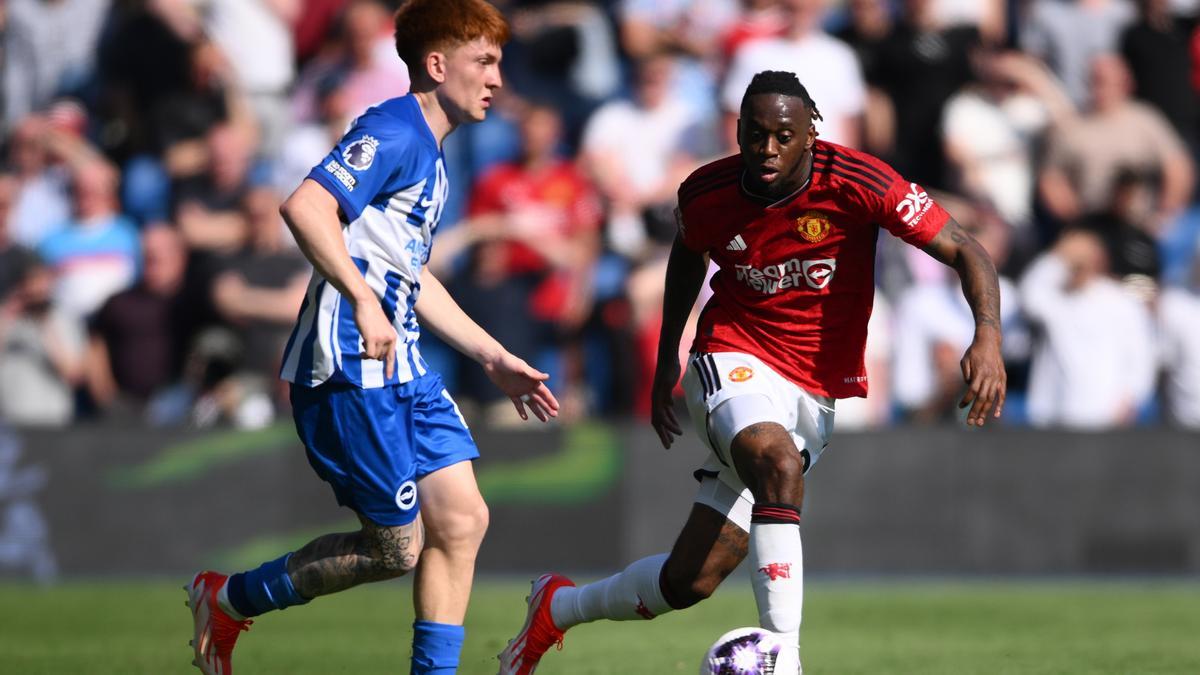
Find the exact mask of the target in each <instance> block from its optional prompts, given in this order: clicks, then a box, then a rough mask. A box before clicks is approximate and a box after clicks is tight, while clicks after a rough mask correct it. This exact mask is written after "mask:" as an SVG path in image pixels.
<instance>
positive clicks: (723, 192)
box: [500, 71, 1005, 674]
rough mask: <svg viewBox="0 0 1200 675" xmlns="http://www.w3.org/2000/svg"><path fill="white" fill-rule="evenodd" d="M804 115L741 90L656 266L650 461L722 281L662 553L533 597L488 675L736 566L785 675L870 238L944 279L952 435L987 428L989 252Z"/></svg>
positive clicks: (856, 338) (684, 192) (700, 360)
mask: <svg viewBox="0 0 1200 675" xmlns="http://www.w3.org/2000/svg"><path fill="white" fill-rule="evenodd" d="M819 119H820V113H819V112H818V111H817V108H816V105H815V104H814V103H813V101H812V99H811V98H810V97H809V95H808V92H807V91H806V90H805V88H804V87H803V86H802V85H801V84H800V82H799V81H798V80H797V79H796V76H795V75H793V74H792V73H784V72H776V71H766V72H762V73H759V74H758V75H756V76H755V77H754V79H753V81H752V82H751V83H750V85H749V87H748V88H747V90H746V93H745V96H744V98H743V99H742V107H741V119H740V120H739V122H738V145H739V147H740V150H741V153H740V157H738V156H734V157H728V158H725V159H721V160H718V161H716V162H713V163H711V164H708V165H707V166H704V167H702V168H700V169H699V170H697V171H696V172H695V173H693V174H692V175H691V176H690V177H689V178H688V179H687V180H686V181H684V183H683V185H682V186H681V187H680V189H679V208H680V223H679V234H678V236H677V237H676V239H675V244H674V246H673V248H672V250H671V257H670V261H669V264H668V267H667V278H666V294H665V298H664V301H663V326H662V332H661V335H660V339H659V349H658V365H657V369H656V371H655V374H654V384H653V411H652V423H653V425H654V428H655V430H656V431H657V432H658V435H659V437H660V439H661V440H662V443H663V445H664V446H665V447H668V448H669V447H670V446H671V444H672V442H673V440H674V438H675V437H676V436H679V435H681V434H682V433H683V430H682V428H681V426H680V424H679V422H678V421H677V419H676V417H675V414H674V412H673V409H672V405H671V392H672V390H673V389H674V387H675V384H676V383H677V382H678V381H679V376H680V363H679V357H678V356H677V354H678V346H679V340H680V336H681V334H682V332H683V325H684V323H685V322H686V320H687V316H688V312H689V310H690V308H691V306H692V303H693V302H695V298H696V296H697V294H698V293H699V290H700V286H701V284H702V283H703V280H704V273H705V268H706V260H705V258H706V257H711V258H712V260H714V261H715V262H716V263H717V265H718V266H719V267H720V271H719V272H718V273H717V274H716V276H715V277H714V279H713V282H712V288H713V296H712V299H711V300H710V301H709V303H708V304H707V305H706V306H705V308H704V311H703V313H702V314H701V316H700V319H699V325H698V327H697V337H696V340H695V342H694V343H693V345H692V353H691V357H690V358H689V363H688V367H687V373H686V374H685V375H684V378H683V385H684V392H685V394H686V399H687V404H688V408H689V411H690V413H691V418H692V420H693V422H694V424H695V427H696V433H697V434H698V435H699V437H700V438H701V439H702V440H703V441H704V442H705V443H706V444H707V445H708V447H709V448H710V449H711V451H712V452H711V454H710V456H709V459H708V461H707V462H706V463H705V464H704V465H703V466H702V467H701V468H700V469H699V470H698V471H697V472H696V475H697V477H698V478H699V480H700V489H699V491H698V493H697V495H696V503H695V505H694V506H693V508H692V512H691V514H690V516H689V517H688V520H687V523H686V524H685V525H684V527H683V531H682V532H681V533H680V535H679V539H678V540H677V541H676V542H675V547H674V548H673V549H672V551H671V553H670V554H663V555H657V556H652V557H650V558H645V559H643V560H639V561H637V562H635V563H633V564H632V565H630V566H629V567H628V568H626V569H625V570H624V571H623V572H621V573H619V574H616V575H614V576H612V577H609V578H607V579H604V580H602V581H598V582H596V583H593V584H588V585H586V586H583V587H579V588H576V587H575V586H574V584H573V583H572V582H571V581H570V580H569V579H567V578H566V577H563V576H561V575H556V574H547V575H543V576H542V577H540V578H539V579H538V580H536V581H535V582H534V584H533V593H532V594H531V595H530V601H529V611H528V614H527V618H526V623H525V626H524V628H522V631H521V633H520V634H518V636H517V638H516V639H515V640H514V641H513V642H512V643H510V645H509V647H508V649H506V650H505V651H504V652H502V653H501V655H500V659H501V667H500V672H501V673H502V674H507V673H530V672H532V671H533V669H534V667H536V665H537V663H538V661H539V660H540V658H541V656H542V654H544V653H545V651H546V649H547V648H548V647H549V646H550V645H551V644H555V643H560V642H561V640H562V633H563V631H565V630H567V629H569V628H571V627H572V626H575V625H576V624H580V623H584V622H587V621H594V620H596V619H613V620H625V619H638V618H642V619H650V618H653V617H655V616H656V615H659V614H662V613H663V612H668V611H671V610H673V609H682V608H684V607H689V606H691V605H694V604H696V603H697V602H699V601H700V600H703V599H704V598H707V597H708V596H709V595H711V594H712V592H713V591H714V590H715V589H716V587H717V586H718V585H719V584H720V583H721V581H722V580H723V579H724V578H725V577H726V576H727V575H728V574H729V573H730V572H732V571H733V570H734V568H736V567H737V566H738V564H739V563H741V561H742V560H743V559H744V558H746V557H747V556H749V558H750V562H751V572H752V575H751V578H752V585H753V587H754V597H755V600H756V602H757V604H758V610H759V621H760V622H761V624H762V626H763V627H764V628H766V629H769V630H772V631H774V632H776V633H778V634H780V636H781V638H782V639H783V640H784V644H785V645H788V646H789V649H787V650H785V651H784V652H783V653H782V654H781V656H780V662H779V663H778V664H777V667H776V670H775V672H776V673H788V674H792V673H798V672H799V671H800V661H799V635H800V607H801V602H802V597H803V586H802V559H801V546H800V528H799V527H798V525H799V523H800V507H801V504H802V502H803V498H804V474H805V473H806V472H807V471H808V469H809V468H810V467H811V466H812V464H814V463H815V462H816V461H817V459H818V458H819V457H820V455H821V451H822V450H824V449H825V447H826V444H827V442H828V440H829V435H830V433H831V432H832V429H833V409H834V402H835V400H836V399H839V398H847V397H852V396H865V395H866V394H867V376H866V371H865V369H864V366H863V350H864V346H865V343H866V333H867V319H868V318H869V317H870V314H871V303H872V299H873V292H874V279H873V276H874V275H873V267H874V262H875V240H876V236H877V234H878V232H879V228H880V227H883V228H885V229H887V230H888V232H890V233H891V234H893V235H895V236H897V237H900V238H901V239H903V240H904V241H906V242H908V243H909V244H912V245H913V246H919V247H921V248H922V249H923V250H925V251H926V252H927V253H929V254H930V255H931V256H933V257H934V258H936V259H938V260H940V261H942V262H943V263H945V264H946V265H948V266H950V267H952V268H954V270H955V271H956V272H957V273H958V276H959V278H960V279H961V280H962V288H963V293H964V294H965V296H966V298H967V301H968V302H969V303H970V305H971V310H972V312H973V313H974V316H975V339H974V340H973V341H972V343H971V345H970V347H968V349H967V351H966V355H965V356H963V358H962V371H963V378H964V379H965V380H966V384H967V392H966V394H965V395H964V397H963V399H962V401H961V403H960V406H961V407H964V408H968V407H969V411H968V413H967V423H968V424H970V425H974V426H980V425H983V424H984V422H985V421H986V419H987V418H988V416H989V415H995V416H999V415H1000V411H1001V408H1002V406H1003V403H1004V389H1005V372H1004V366H1003V363H1002V361H1001V357H1000V321H999V317H1000V291H999V287H998V285H997V280H996V270H995V267H994V266H993V265H992V262H991V260H990V259H989V258H988V256H987V254H986V253H985V252H984V251H983V249H982V248H981V247H980V246H979V244H978V243H977V242H976V241H975V240H974V239H972V238H971V237H970V236H969V235H968V234H967V233H966V232H964V231H963V229H962V228H961V227H960V226H959V225H958V223H956V222H955V221H954V220H953V219H951V218H950V217H949V215H948V214H947V213H946V212H945V210H943V209H942V207H941V206H939V205H938V204H937V203H935V202H934V201H932V200H931V199H930V198H929V196H928V194H926V192H925V191H924V190H923V189H922V188H921V187H920V186H918V185H916V184H914V183H910V182H909V181H907V180H904V179H903V178H901V177H900V176H899V175H897V174H896V172H895V171H893V170H892V169H891V168H890V167H889V166H887V165H886V164H884V163H883V162H880V161H879V160H878V159H875V158H874V157H871V156H870V155H866V154H864V153H861V152H858V151H855V150H852V149H850V148H846V147H842V146H839V145H835V144H833V143H826V142H824V141H818V140H817V132H816V128H815V126H814V121H815V120H819Z"/></svg>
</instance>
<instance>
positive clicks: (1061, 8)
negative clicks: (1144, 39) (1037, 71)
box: [1019, 0, 1134, 108]
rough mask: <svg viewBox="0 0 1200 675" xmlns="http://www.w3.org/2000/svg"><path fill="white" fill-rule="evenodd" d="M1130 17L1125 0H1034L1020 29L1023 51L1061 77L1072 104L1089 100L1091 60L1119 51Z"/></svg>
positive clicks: (1082, 103) (1131, 11) (1130, 20)
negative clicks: (1122, 32) (1100, 55)
mask: <svg viewBox="0 0 1200 675" xmlns="http://www.w3.org/2000/svg"><path fill="white" fill-rule="evenodd" d="M1133 19H1134V10H1133V6H1132V5H1131V4H1130V2H1129V0H1033V4H1032V5H1031V6H1030V7H1029V8H1028V9H1027V10H1026V13H1025V20H1024V22H1023V24H1022V26H1021V28H1020V39H1019V44H1020V47H1021V50H1022V51H1024V52H1026V53H1027V54H1030V55H1032V56H1034V57H1036V58H1039V59H1041V60H1042V61H1044V62H1045V63H1046V64H1048V65H1049V66H1050V69H1051V70H1053V71H1054V74H1055V75H1057V76H1058V79H1060V80H1062V82H1063V86H1065V87H1066V89H1067V95H1068V96H1070V97H1071V100H1072V101H1074V102H1075V105H1076V107H1079V108H1083V107H1085V106H1087V104H1088V91H1089V87H1088V82H1089V80H1090V79H1091V63H1092V59H1093V58H1095V57H1096V56H1097V55H1099V54H1107V53H1111V52H1115V51H1117V48H1118V46H1119V40H1120V36H1121V31H1122V30H1124V28H1125V27H1126V26H1128V25H1129V24H1130V23H1131V22H1132V21H1133Z"/></svg>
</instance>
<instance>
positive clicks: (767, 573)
mask: <svg viewBox="0 0 1200 675" xmlns="http://www.w3.org/2000/svg"><path fill="white" fill-rule="evenodd" d="M750 564H751V577H750V578H751V585H752V586H753V587H754V600H755V602H756V603H757V604H758V621H759V625H760V626H762V627H763V628H765V629H767V630H769V631H772V632H774V633H777V634H778V635H779V639H780V640H781V641H782V642H783V647H784V649H786V650H788V651H789V652H790V653H788V654H785V655H782V656H781V657H780V662H781V663H780V665H783V664H784V663H788V664H793V663H794V664H795V669H796V671H795V672H797V673H798V672H799V668H800V615H801V608H802V605H803V603H804V552H803V549H802V548H801V546H800V512H799V510H797V509H795V507H792V506H788V505H783V504H763V505H758V504H756V505H755V506H754V510H753V517H752V519H751V525H750ZM779 673H780V675H791V673H786V672H785V670H782V669H781V670H780V671H779Z"/></svg>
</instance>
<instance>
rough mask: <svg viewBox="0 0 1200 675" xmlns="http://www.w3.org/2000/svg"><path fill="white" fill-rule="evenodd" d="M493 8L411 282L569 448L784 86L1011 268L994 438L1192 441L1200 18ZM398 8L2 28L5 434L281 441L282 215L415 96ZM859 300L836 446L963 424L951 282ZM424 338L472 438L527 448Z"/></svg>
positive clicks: (1095, 4)
mask: <svg viewBox="0 0 1200 675" xmlns="http://www.w3.org/2000/svg"><path fill="white" fill-rule="evenodd" d="M497 4H498V5H499V6H501V8H502V9H503V10H504V11H505V13H506V14H507V16H508V17H509V19H510V21H511V24H512V29H513V39H512V42H511V43H510V44H509V45H508V46H507V47H506V49H505V56H504V61H503V64H502V67H503V72H504V76H505V78H506V79H505V88H504V89H503V90H502V92H501V93H500V95H499V97H498V98H497V100H496V101H495V105H494V108H493V112H492V114H491V115H490V116H489V119H488V120H487V121H485V122H483V123H481V124H479V125H475V126H471V127H465V128H461V129H459V130H458V131H457V132H456V133H455V134H453V135H451V136H450V137H449V138H448V139H447V142H446V144H445V148H444V150H445V153H446V156H447V163H448V168H449V171H450V179H451V185H452V188H451V200H452V201H451V203H450V204H449V205H448V206H447V208H446V210H445V212H444V215H443V219H442V224H441V226H440V228H439V229H440V230H441V231H440V232H439V234H438V237H437V239H436V240H435V242H436V245H435V246H434V249H433V255H432V258H431V260H430V266H431V269H432V270H433V271H434V272H435V273H436V274H437V275H438V276H439V278H440V279H442V280H443V281H444V282H445V283H446V285H447V287H448V288H449V289H450V290H451V292H452V293H453V294H454V295H455V297H456V298H457V299H458V301H459V302H460V303H461V304H462V305H463V307H464V309H465V310H466V311H467V312H468V313H469V314H470V315H471V316H473V317H475V318H476V319H477V320H478V321H479V322H480V323H481V324H482V325H483V326H484V327H485V328H486V329H487V330H488V331H490V332H491V333H492V334H493V335H495V336H496V337H497V338H498V339H500V340H501V341H502V342H503V343H504V344H505V345H506V346H507V347H508V348H509V349H510V350H511V351H513V352H515V353H517V354H520V355H523V356H525V357H526V358H527V359H528V360H530V361H531V362H532V363H534V364H535V365H536V366H538V367H539V368H541V369H543V370H545V371H547V372H549V373H550V374H551V375H552V378H553V379H552V381H551V384H552V386H553V387H554V389H555V390H556V392H557V394H558V396H559V398H560V400H561V401H562V402H563V405H564V408H563V415H564V417H565V418H566V419H569V420H577V419H581V418H595V417H603V418H622V417H630V416H643V415H645V414H646V413H647V411H648V408H649V401H648V389H649V381H650V374H651V373H652V371H653V367H654V352H655V348H656V341H657V336H658V329H659V324H660V321H661V317H660V312H661V302H662V291H663V289H662V285H663V276H664V271H665V265H666V253H667V251H668V250H669V247H670V244H671V241H672V238H673V237H674V234H675V221H674V216H673V210H674V206H675V193H676V189H677V187H678V185H679V183H680V181H681V180H682V179H683V178H684V177H685V176H687V175H688V174H689V173H690V172H691V171H692V170H694V169H695V168H696V167H698V166H699V165H701V164H703V163H704V162H706V161H709V160H711V159H713V158H716V157H719V156H722V155H726V154H731V153H733V152H736V144H735V138H734V135H735V127H736V124H735V121H736V117H737V108H738V105H739V102H740V99H741V95H742V91H743V90H744V88H745V86H746V84H747V83H748V82H749V80H750V78H751V77H752V76H753V74H754V73H756V72H758V71H761V70H768V69H771V70H790V71H794V72H796V73H797V74H798V76H799V77H800V80H801V82H803V83H804V84H805V85H806V86H807V87H808V89H809V91H810V93H811V95H812V97H813V99H814V100H815V101H816V103H817V106H818V107H819V108H820V110H821V113H822V115H823V117H824V119H823V121H820V122H818V123H817V128H818V132H819V134H820V136H821V137H822V138H824V139H827V140H829V141H833V142H836V143H842V144H845V145H850V146H853V147H857V148H861V149H863V150H866V151H868V152H871V153H874V154H876V155H878V156H880V157H881V158H883V159H885V160H887V161H888V162H890V163H891V164H892V165H893V166H894V167H895V168H896V169H897V170H898V171H899V172H900V173H901V174H902V175H905V176H906V177H908V178H910V179H912V180H914V181H917V182H919V183H921V184H922V185H923V186H925V187H926V188H928V189H930V190H931V191H933V192H934V194H935V196H936V197H937V198H938V199H939V200H940V201H941V203H942V204H943V205H944V206H946V208H947V209H948V210H949V211H950V212H951V213H952V214H953V215H954V216H955V218H956V219H957V220H958V221H959V222H960V223H962V224H963V226H964V227H966V228H967V229H968V230H970V231H971V232H972V233H973V234H974V235H975V237H977V238H978V239H979V240H980V241H981V242H982V244H983V245H984V246H985V247H986V248H987V250H988V251H989V252H990V253H991V255H992V256H993V258H994V259H995V261H996V264H997V266H998V268H999V269H1000V271H1001V275H1002V279H1001V287H1002V288H1001V290H1002V302H1003V311H1004V317H1003V319H1004V326H1003V330H1004V333H1005V336H1004V337H1005V342H1004V345H1005V350H1006V351H1005V356H1006V359H1007V362H1008V367H1009V394H1008V401H1007V404H1006V406H1005V412H1004V419H1005V422H1006V423H1008V424H1012V425H1033V426H1039V427H1068V428H1081V429H1105V428H1114V427H1125V426H1130V425H1146V424H1170V425H1177V426H1183V427H1190V428H1200V254H1198V250H1200V249H1198V241H1200V208H1198V203H1197V202H1198V198H1197V191H1196V189H1195V188H1196V182H1197V172H1196V169H1195V167H1196V160H1197V157H1200V153H1198V151H1200V107H1198V101H1200V99H1198V94H1200V29H1198V28H1197V21H1196V19H1197V13H1198V10H1200V1H1198V0H1139V1H1138V2H1130V1H1127V0H1026V1H1008V2H1006V1H1005V0H740V1H739V0H605V1H600V2H583V1H579V0H507V1H503V2H498V3H497ZM395 5H396V3H395V2H388V1H385V0H8V1H7V2H6V3H2V4H0V29H2V31H3V40H2V53H0V58H2V60H3V88H2V93H0V96H2V98H0V112H2V117H0V125H2V126H0V128H2V141H3V147H2V158H3V162H2V167H0V420H2V421H7V422H8V423H11V424H14V425H18V426H25V425H28V426H35V425H36V426H51V427H53V426H65V425H70V424H72V423H74V422H76V421H82V420H101V421H112V420H116V421H119V422H120V423H130V422H137V423H144V424H149V425H178V426H185V427H209V426H214V425H232V426H235V427H238V428H257V427H261V426H263V425H266V424H269V423H271V422H272V421H273V420H275V419H277V418H279V417H280V416H281V415H282V416H283V417H286V416H287V415H286V406H287V397H286V389H284V387H283V386H282V384H281V383H280V382H279V380H278V378H277V372H278V367H279V357H280V354H281V352H282V349H283V345H284V341H285V340H286V339H287V336H288V333H289V330H290V328H291V324H292V322H293V321H294V319H295V316H296V312H297V309H298V307H299V304H300V301H301V298H302V297H303V293H304V289H305V287H306V285H307V283H308V279H309V276H310V274H311V267H310V266H309V265H308V263H307V262H306V261H305V260H304V258H303V257H302V256H301V255H300V254H299V252H298V250H297V248H296V246H295V243H294V241H293V240H292V239H291V236H290V234H289V233H288V231H287V229H286V227H285V225H284V224H283V222H282V220H281V218H280V216H279V214H278V205H279V203H280V202H281V201H282V199H283V198H284V197H286V196H287V195H288V194H289V193H290V191H291V190H293V189H294V188H295V187H296V186H297V185H298V184H299V182H300V181H301V180H302V179H303V178H304V176H305V175H306V174H307V172H308V170H309V169H310V168H311V167H312V166H313V165H315V164H316V163H318V162H319V161H320V160H321V158H322V157H323V156H324V155H325V154H326V153H327V152H328V150H329V148H330V147H332V145H333V143H334V142H335V141H336V140H337V139H338V138H339V136H340V135H341V133H342V132H343V131H344V129H345V128H346V126H347V124H348V123H349V122H350V121H351V120H352V119H353V118H354V117H355V116H356V115H357V114H359V113H360V112H361V111H363V110H364V109H365V108H366V107H368V106H370V105H372V104H373V103H375V102H378V101H381V100H383V99H386V98H390V97H393V96H398V95H402V94H404V93H405V92H406V91H407V88H408V75H407V70H406V68H405V65H404V64H403V63H402V62H401V61H400V60H399V58H398V57H397V56H396V53H395V50H394V45H393V44H392V39H391V34H392V28H393V27H392V12H393V10H394V9H395ZM876 280H877V284H878V292H877V294H876V300H875V307H874V313H873V315H872V319H871V327H870V338H869V344H868V352H867V361H868V370H869V375H870V382H871V396H870V398H869V399H866V400H861V399H859V400H851V401H841V402H839V404H838V424H839V428H843V429H844V428H870V427H880V426H887V425H893V424H903V423H913V424H938V423H944V422H947V421H953V420H954V419H955V416H956V415H957V414H958V412H957V407H956V403H957V401H958V399H959V398H960V397H961V396H962V394H963V391H962V390H963V386H962V376H961V373H960V370H959V359H960V358H961V356H962V353H963V350H964V349H965V348H966V346H967V345H968V343H969V342H970V340H971V337H972V330H973V322H972V318H971V314H970V310H969V308H968V307H967V305H966V303H965V301H964V300H963V299H962V294H961V292H960V290H959V288H958V281H957V277H956V276H955V275H954V274H953V273H952V272H950V271H949V270H947V269H946V268H944V267H942V266H941V265H940V264H938V263H937V262H935V261H933V260H932V259H931V258H929V257H928V256H926V255H925V254H923V253H922V252H920V251H918V250H915V249H912V248H909V247H907V246H906V245H904V244H902V243H900V242H899V241H898V240H894V239H892V238H890V237H887V236H884V237H880V239H879V251H878V255H877V273H876ZM703 299H704V298H703V297H702V298H701V300H702V301H703ZM422 341H423V345H422V351H423V353H425V354H426V355H427V358H429V360H430V361H431V362H432V365H434V367H435V368H437V369H439V370H440V371H441V372H442V373H443V374H444V376H445V378H446V379H447V381H448V383H449V386H450V388H451V391H453V392H454V393H455V396H456V398H457V399H458V400H459V402H460V404H461V405H462V407H463V409H464V413H465V414H467V415H468V416H469V418H470V421H472V422H473V423H476V424H484V425H504V424H509V423H511V422H512V421H513V420H514V418H515V414H514V413H513V411H512V409H511V405H510V404H509V403H508V401H507V399H503V398H502V397H501V396H500V394H499V392H497V391H495V390H494V389H493V387H492V386H491V385H490V383H489V382H488V381H487V379H486V377H485V376H484V375H483V374H482V372H481V371H480V370H479V369H478V368H477V367H475V366H474V365H473V364H470V363H464V362H463V361H462V359H461V358H459V357H458V356H456V354H455V353H454V352H453V351H452V350H450V349H448V348H447V347H445V346H444V345H440V344H439V343H438V342H437V340H436V338H434V337H433V336H430V335H425V336H423V337H422ZM683 346H684V348H685V349H686V346H687V340H686V339H685V343H684V345H683Z"/></svg>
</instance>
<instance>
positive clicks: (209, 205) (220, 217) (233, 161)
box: [172, 123, 256, 252]
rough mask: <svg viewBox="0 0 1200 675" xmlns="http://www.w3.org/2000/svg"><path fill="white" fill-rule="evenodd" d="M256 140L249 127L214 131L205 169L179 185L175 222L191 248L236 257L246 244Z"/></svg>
mask: <svg viewBox="0 0 1200 675" xmlns="http://www.w3.org/2000/svg"><path fill="white" fill-rule="evenodd" d="M255 140H256V138H255V135H254V131H253V129H252V128H251V127H249V126H247V125H245V124H234V123H226V124H218V125H217V126H215V127H213V128H212V130H210V131H209V132H208V135H207V138H206V143H205V145H206V148H205V150H206V152H205V159H204V162H205V164H204V167H203V169H202V170H201V171H200V172H198V173H195V174H192V175H190V176H186V177H182V178H181V179H180V180H178V182H177V183H176V185H175V187H174V188H173V190H172V191H173V193H174V197H175V201H176V208H175V218H176V221H177V222H178V224H179V228H180V231H181V232H182V233H183V237H184V239H185V240H186V241H187V242H188V246H189V247H191V248H194V249H199V250H201V251H222V252H232V251H235V250H237V248H238V247H239V246H240V245H241V243H242V242H243V241H244V238H245V231H246V230H245V228H246V223H245V215H244V213H243V212H242V209H241V205H242V201H243V200H244V199H245V197H246V194H247V192H248V191H249V189H250V183H251V170H252V169H253V168H254V152H255Z"/></svg>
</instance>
